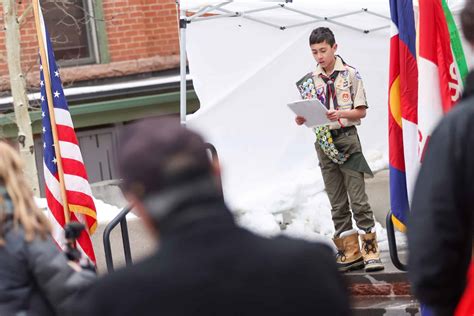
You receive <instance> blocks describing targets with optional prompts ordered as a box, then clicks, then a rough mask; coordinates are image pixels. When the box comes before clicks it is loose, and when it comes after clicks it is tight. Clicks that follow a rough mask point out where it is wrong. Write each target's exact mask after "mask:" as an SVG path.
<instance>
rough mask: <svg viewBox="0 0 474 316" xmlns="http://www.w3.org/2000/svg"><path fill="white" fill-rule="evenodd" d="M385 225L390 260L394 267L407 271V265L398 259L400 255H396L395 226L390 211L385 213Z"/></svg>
mask: <svg viewBox="0 0 474 316" xmlns="http://www.w3.org/2000/svg"><path fill="white" fill-rule="evenodd" d="M386 226H387V238H388V250H389V252H390V259H391V260H392V263H393V265H394V266H395V268H397V269H398V270H401V271H407V270H408V267H407V265H406V264H404V263H402V262H401V261H400V257H399V256H398V248H397V239H396V238H395V227H394V225H393V221H392V211H389V212H388V214H387V218H386Z"/></svg>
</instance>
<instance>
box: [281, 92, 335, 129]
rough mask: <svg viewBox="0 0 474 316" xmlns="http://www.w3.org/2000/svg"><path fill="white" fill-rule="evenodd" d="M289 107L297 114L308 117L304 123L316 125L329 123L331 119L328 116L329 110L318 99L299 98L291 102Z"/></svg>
mask: <svg viewBox="0 0 474 316" xmlns="http://www.w3.org/2000/svg"><path fill="white" fill-rule="evenodd" d="M288 107H289V108H290V109H291V110H292V111H293V112H294V113H295V114H296V115H297V116H302V117H304V118H305V119H306V122H305V123H304V125H306V126H307V127H315V126H321V125H328V124H329V123H331V121H330V120H329V119H328V118H327V116H326V114H327V112H328V110H327V109H326V107H325V106H324V105H323V104H322V103H321V101H319V100H318V99H309V100H299V101H295V102H291V103H289V104H288Z"/></svg>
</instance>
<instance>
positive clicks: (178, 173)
mask: <svg viewBox="0 0 474 316" xmlns="http://www.w3.org/2000/svg"><path fill="white" fill-rule="evenodd" d="M120 148H121V150H120V152H119V159H118V160H119V170H120V174H121V176H122V181H123V184H122V189H123V191H124V193H125V196H126V197H127V199H128V200H129V201H130V202H131V203H132V204H133V205H134V206H135V209H136V210H137V211H138V212H139V214H140V215H141V216H142V217H143V218H144V219H145V223H146V224H147V225H148V228H150V229H151V230H152V231H154V230H156V226H158V223H159V222H160V221H161V219H162V218H164V217H165V216H168V215H169V213H171V212H172V211H173V209H172V208H173V207H174V206H175V204H176V203H177V201H176V200H179V199H180V198H182V197H184V196H187V195H190V194H191V195H193V194H200V193H201V192H202V190H203V188H206V189H208V190H211V191H213V193H218V192H220V191H219V189H218V180H219V178H218V176H219V167H218V166H217V165H215V164H213V163H212V162H211V159H210V157H209V154H208V151H207V149H206V145H205V142H204V140H203V138H202V137H201V136H199V135H198V134H197V133H195V132H192V131H191V130H189V129H187V128H184V127H182V126H181V125H180V124H179V121H178V120H177V119H175V118H170V117H164V118H154V119H146V120H143V121H140V122H138V123H134V124H131V125H129V126H127V127H126V128H125V129H124V131H123V132H122V134H121V137H120ZM206 193H207V192H203V194H206ZM160 208H161V209H160Z"/></svg>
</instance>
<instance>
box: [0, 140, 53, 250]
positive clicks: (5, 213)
mask: <svg viewBox="0 0 474 316" xmlns="http://www.w3.org/2000/svg"><path fill="white" fill-rule="evenodd" d="M0 188H1V191H2V192H1V194H0V245H2V244H3V243H4V242H5V240H4V237H5V235H4V234H5V230H4V228H5V227H4V226H5V224H6V223H7V222H8V221H10V220H11V219H13V224H14V225H15V226H18V225H20V226H21V227H22V228H23V230H24V232H25V239H26V240H27V241H31V240H33V239H34V238H35V237H37V236H39V237H41V238H45V237H46V236H47V235H48V234H49V233H50V225H49V222H48V219H47V218H46V217H45V216H44V215H43V213H42V212H41V211H40V210H39V209H38V207H37V206H36V203H35V201H34V198H33V192H32V190H31V188H30V186H29V184H28V182H27V181H26V179H25V176H24V174H23V162H22V161H21V158H20V156H19V155H18V153H17V152H16V150H15V149H14V148H13V147H11V146H10V145H9V144H7V143H6V142H4V141H0Z"/></svg>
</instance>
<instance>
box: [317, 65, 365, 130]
mask: <svg viewBox="0 0 474 316" xmlns="http://www.w3.org/2000/svg"><path fill="white" fill-rule="evenodd" d="M313 80H314V86H315V88H314V89H315V90H316V97H317V98H318V99H319V101H321V102H322V103H323V104H324V105H326V107H327V108H328V109H330V110H334V109H336V110H340V111H346V110H352V109H354V108H357V107H360V106H364V107H368V106H367V99H366V96H365V91H364V86H363V83H362V78H361V76H360V74H359V72H358V71H357V70H356V69H355V68H353V67H351V66H349V65H346V64H345V63H344V62H343V60H342V58H341V57H339V56H336V64H335V65H334V70H333V73H332V74H330V75H328V74H326V72H325V71H324V69H323V68H322V67H321V66H320V65H318V66H317V67H316V71H315V72H314V73H313ZM334 95H335V97H334ZM336 103H337V104H336ZM353 125H360V120H348V119H345V118H341V119H339V120H338V121H336V122H332V123H330V124H329V128H330V129H339V128H341V127H347V126H353Z"/></svg>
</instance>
